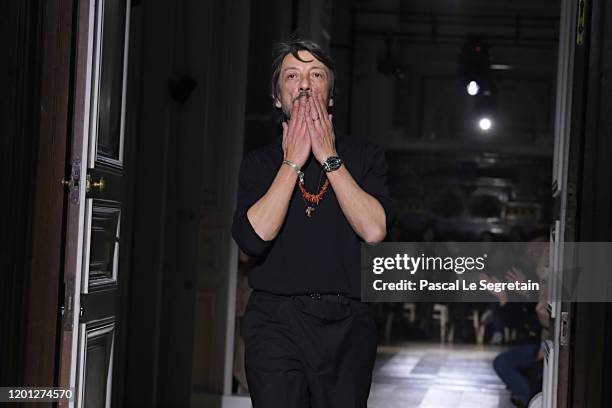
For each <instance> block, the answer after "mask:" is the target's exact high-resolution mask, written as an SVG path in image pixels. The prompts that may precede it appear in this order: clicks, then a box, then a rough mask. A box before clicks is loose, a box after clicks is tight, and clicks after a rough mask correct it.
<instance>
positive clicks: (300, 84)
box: [274, 50, 333, 118]
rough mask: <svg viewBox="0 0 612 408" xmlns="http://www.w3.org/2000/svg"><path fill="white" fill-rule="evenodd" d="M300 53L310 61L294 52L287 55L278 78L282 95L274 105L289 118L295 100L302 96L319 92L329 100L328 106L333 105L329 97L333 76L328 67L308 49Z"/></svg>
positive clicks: (324, 98) (299, 52) (299, 53)
mask: <svg viewBox="0 0 612 408" xmlns="http://www.w3.org/2000/svg"><path fill="white" fill-rule="evenodd" d="M298 55H299V56H300V58H301V59H302V60H304V61H309V62H303V61H300V60H299V59H297V58H295V57H294V56H293V55H292V54H287V55H286V56H285V58H284V59H283V63H282V64H281V72H280V76H279V79H278V82H279V89H280V95H279V97H277V98H276V99H275V100H274V106H276V107H277V108H279V109H282V110H283V113H284V114H285V116H286V117H287V118H290V117H291V108H292V107H293V101H294V100H296V99H299V98H302V97H310V96H311V95H313V94H319V95H322V96H323V100H325V101H328V106H332V105H333V99H330V98H329V83H330V80H331V78H330V72H329V70H328V69H327V67H326V66H325V65H324V64H323V63H322V62H321V61H319V60H317V59H316V58H315V57H314V56H313V55H312V54H311V53H310V52H308V51H304V50H301V51H298Z"/></svg>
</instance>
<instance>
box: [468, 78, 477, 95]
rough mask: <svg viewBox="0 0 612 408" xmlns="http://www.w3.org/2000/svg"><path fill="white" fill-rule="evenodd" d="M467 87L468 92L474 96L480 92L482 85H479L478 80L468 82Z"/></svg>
mask: <svg viewBox="0 0 612 408" xmlns="http://www.w3.org/2000/svg"><path fill="white" fill-rule="evenodd" d="M466 89H467V93H468V94H469V95H472V96H474V95H476V94H478V91H479V90H480V86H478V82H476V81H470V82H469V83H468V84H467V87H466Z"/></svg>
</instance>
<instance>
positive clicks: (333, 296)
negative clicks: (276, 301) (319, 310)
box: [253, 289, 361, 302]
mask: <svg viewBox="0 0 612 408" xmlns="http://www.w3.org/2000/svg"><path fill="white" fill-rule="evenodd" d="M253 291H254V292H259V293H262V294H266V295H272V296H281V297H286V298H296V297H309V298H311V299H314V300H322V299H350V300H353V301H355V302H361V299H359V298H354V297H350V296H345V295H342V294H340V293H319V292H312V293H303V294H298V295H285V294H279V293H273V292H267V291H265V290H260V289H254V290H253Z"/></svg>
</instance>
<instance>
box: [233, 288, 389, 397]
mask: <svg viewBox="0 0 612 408" xmlns="http://www.w3.org/2000/svg"><path fill="white" fill-rule="evenodd" d="M241 334H242V337H243V338H244V341H245V346H246V351H245V363H246V364H245V366H246V375H247V381H248V385H249V391H250V393H251V400H252V402H253V408H276V407H278V408H281V407H282V408H298V407H299V408H309V407H312V408H353V407H354V408H365V407H367V400H368V395H369V393H370V384H371V380H372V369H373V367H374V360H375V358H376V345H377V330H376V324H375V322H374V320H373V318H372V317H371V315H370V313H369V308H368V305H367V304H365V303H361V302H359V301H356V300H352V299H348V298H346V297H343V296H338V295H321V296H320V298H317V297H311V296H308V295H306V296H278V295H273V294H269V293H265V292H260V291H254V292H253V293H252V294H251V298H250V299H249V303H248V305H247V308H246V311H245V314H244V317H243V319H242V327H241Z"/></svg>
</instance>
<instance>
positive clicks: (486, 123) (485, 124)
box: [478, 118, 492, 131]
mask: <svg viewBox="0 0 612 408" xmlns="http://www.w3.org/2000/svg"><path fill="white" fill-rule="evenodd" d="M491 125H492V123H491V119H489V118H482V119H480V120H479V121H478V126H480V129H482V130H485V131H486V130H489V129H491Z"/></svg>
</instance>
